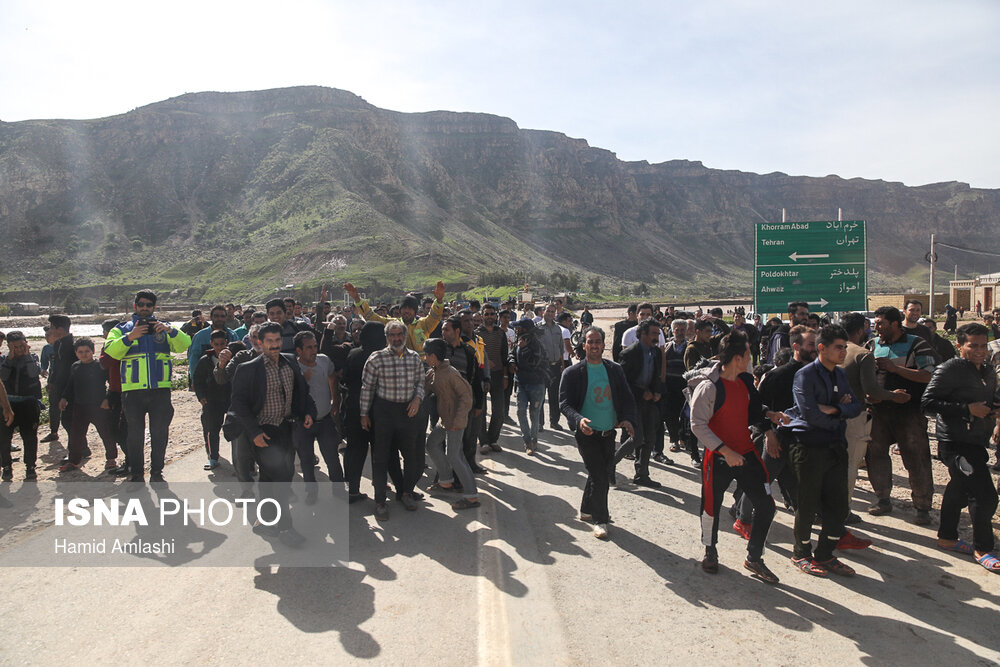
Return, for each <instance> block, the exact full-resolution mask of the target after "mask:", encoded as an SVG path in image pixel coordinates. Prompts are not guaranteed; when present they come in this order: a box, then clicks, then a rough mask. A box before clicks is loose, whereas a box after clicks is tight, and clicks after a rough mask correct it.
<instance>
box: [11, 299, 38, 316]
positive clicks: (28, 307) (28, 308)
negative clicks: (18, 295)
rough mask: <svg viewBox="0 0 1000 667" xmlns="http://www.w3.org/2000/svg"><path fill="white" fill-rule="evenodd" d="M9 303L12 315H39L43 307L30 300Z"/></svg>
mask: <svg viewBox="0 0 1000 667" xmlns="http://www.w3.org/2000/svg"><path fill="white" fill-rule="evenodd" d="M9 305H10V314H11V315H38V313H40V312H41V307H40V306H39V305H38V304H37V303H33V302H30V301H20V302H17V303H12V304H9Z"/></svg>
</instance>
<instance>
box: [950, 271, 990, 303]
mask: <svg viewBox="0 0 1000 667" xmlns="http://www.w3.org/2000/svg"><path fill="white" fill-rule="evenodd" d="M998 288H1000V273H986V274H983V275H981V276H977V277H976V278H973V279H972V280H952V281H950V282H949V283H948V296H949V299H950V302H951V305H953V306H955V307H956V308H964V309H965V310H975V308H976V302H980V303H982V305H983V310H984V311H986V310H992V309H993V307H994V306H996V305H997V294H998Z"/></svg>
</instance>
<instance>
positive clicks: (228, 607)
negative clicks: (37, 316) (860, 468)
mask: <svg viewBox="0 0 1000 667" xmlns="http://www.w3.org/2000/svg"><path fill="white" fill-rule="evenodd" d="M512 413H513V408H512ZM540 440H541V442H542V446H541V448H540V451H539V452H538V454H537V455H535V456H533V457H528V456H526V455H525V454H524V453H523V452H521V451H519V449H520V448H519V447H518V443H519V442H520V438H519V437H518V436H517V435H516V433H515V431H514V429H513V428H512V427H509V426H505V427H504V436H503V439H502V441H501V442H502V444H503V445H504V446H505V450H504V452H502V453H500V454H494V455H492V456H490V457H485V463H484V465H485V466H487V467H488V468H489V469H490V471H491V472H490V474H489V475H487V476H486V477H484V478H482V480H481V484H482V487H481V497H482V500H483V506H482V507H481V508H480V509H479V510H473V511H470V512H461V513H456V512H454V511H452V510H451V508H450V507H449V506H448V505H447V504H446V503H445V502H443V501H441V500H435V499H428V500H426V501H425V502H424V503H423V504H422V507H421V508H420V509H419V510H418V511H417V512H404V511H403V510H402V507H400V506H399V504H398V503H390V511H391V518H390V520H389V521H387V522H384V523H381V524H379V523H377V522H376V521H375V520H374V518H373V517H372V516H371V510H372V504H371V503H370V502H368V503H359V504H355V505H350V506H349V529H350V560H351V562H350V564H349V565H348V566H346V567H327V568H289V567H274V566H271V567H259V568H255V567H229V568H205V567H196V566H191V565H187V566H183V567H176V568H168V567H144V568H87V567H79V568H69V567H62V568H54V567H48V568H41V567H34V568H30V567H17V568H4V569H3V570H2V571H0V586H2V590H3V595H2V596H0V618H3V619H4V624H3V625H4V629H5V632H4V638H3V641H2V642H0V662H3V663H4V664H12V663H41V664H52V663H60V664H74V663H76V664H105V663H123V662H127V663H136V662H139V661H143V662H145V661H156V662H158V663H168V664H190V663H198V664H204V663H209V664H222V663H225V664H262V663H278V662H287V663H306V664H308V663H320V662H322V663H332V664H343V663H352V662H361V661H372V662H375V663H378V664H416V663H418V662H429V663H430V664H439V663H442V662H445V661H447V662H448V663H452V664H472V663H476V664H486V665H505V664H517V665H521V664H532V665H534V664H543V665H563V664H574V665H575V664H595V663H611V664H623V665H627V664H657V663H659V664H698V663H702V662H706V661H708V662H710V663H714V662H722V661H723V660H726V661H739V663H741V664H754V663H764V664H796V665H801V664H838V665H842V664H857V663H868V664H907V663H910V664H927V663H931V662H933V663H936V664H948V663H952V664H961V665H972V664H984V665H985V664H996V663H997V662H1000V577H998V576H997V575H992V574H990V573H988V572H986V571H985V570H983V569H982V568H981V567H979V566H978V565H976V564H975V563H974V562H972V561H971V559H969V558H963V557H960V556H955V555H952V554H946V553H942V552H940V551H938V550H936V549H935V548H934V531H933V529H931V528H920V527H917V526H913V525H912V524H909V523H906V519H907V518H908V517H909V516H910V513H908V512H905V511H900V512H897V513H896V514H894V515H891V516H888V517H881V518H878V519H872V520H870V521H869V520H867V519H866V522H865V523H864V524H863V525H862V527H861V530H860V531H859V532H861V533H862V534H864V535H868V536H870V537H872V538H873V539H874V540H875V542H876V545H875V546H874V547H873V548H871V549H868V550H866V551H863V552H857V551H852V552H846V553H843V554H841V555H842V557H843V559H844V560H845V562H848V563H850V564H851V565H852V566H854V567H855V568H856V569H857V570H858V576H856V577H854V578H852V579H829V580H822V579H815V578H812V577H809V576H807V575H805V574H802V573H800V572H798V571H797V570H795V569H794V568H793V566H792V565H791V563H790V562H789V556H790V553H791V552H790V550H791V539H792V536H791V516H790V515H789V514H788V513H787V512H784V511H782V510H779V512H778V514H777V517H776V520H775V524H774V526H773V527H772V529H771V532H770V536H769V540H768V546H767V549H766V551H765V560H766V562H767V563H768V564H769V565H770V567H771V569H772V570H773V571H774V572H775V573H776V574H777V575H778V576H779V577H780V578H781V583H780V584H778V585H777V586H769V585H766V584H764V583H762V582H760V581H757V580H755V579H753V578H751V577H750V576H748V573H747V572H745V571H744V570H743V569H742V567H741V565H742V561H743V557H744V555H745V542H744V541H743V540H742V539H741V538H740V537H739V536H737V535H736V534H735V533H734V532H733V531H732V529H731V528H730V527H729V525H728V522H723V526H722V528H721V530H720V533H721V537H720V547H719V550H720V559H721V562H722V570H721V572H720V573H719V574H718V575H715V576H711V575H707V574H704V573H703V572H702V571H701V569H700V567H699V559H700V557H701V554H702V547H701V546H700V544H699V520H698V517H697V512H698V503H699V473H698V471H697V470H695V469H694V468H692V467H691V466H690V464H689V461H688V459H687V457H686V456H684V455H676V457H677V459H676V460H677V462H678V465H675V466H672V467H668V466H661V465H659V464H653V465H654V470H653V477H654V478H655V479H657V480H659V481H661V482H663V483H664V488H663V489H662V490H650V489H642V488H637V487H634V486H631V485H629V484H626V483H625V480H626V479H627V478H626V477H625V475H623V474H622V473H628V472H630V470H629V467H630V462H628V461H623V462H622V464H621V465H620V467H619V482H620V483H622V484H623V488H621V489H618V490H612V492H611V499H610V506H611V513H612V517H613V520H614V523H613V525H612V526H611V539H610V540H609V541H607V542H603V541H599V540H596V539H595V538H594V537H593V536H592V535H591V532H590V526H589V525H588V524H585V523H582V522H581V521H579V520H578V519H577V518H576V517H577V507H578V503H579V500H580V495H581V490H582V487H583V483H584V480H585V473H584V469H583V466H582V464H581V462H580V460H579V456H578V455H577V452H576V447H575V444H574V441H573V438H572V436H571V435H569V434H567V433H565V432H553V431H551V430H547V431H545V432H544V433H543V434H542V437H541V439H540ZM224 449H225V448H224ZM202 463H203V456H202V455H201V454H200V453H199V452H194V453H191V454H189V455H187V456H185V457H182V458H180V459H179V460H176V461H175V462H173V463H171V464H170V465H168V466H167V469H166V476H167V479H168V480H170V481H171V482H180V481H197V480H203V479H205V476H206V473H205V472H203V471H202V470H201V465H202ZM230 470H231V469H230V468H228V465H227V466H224V467H223V468H221V469H220V470H219V471H217V474H218V475H220V476H224V475H228V474H230ZM862 482H864V473H863V472H862ZM426 483H427V479H426V478H425V479H424V482H422V484H424V485H425V484H426ZM21 484H22V482H20V481H16V482H14V483H13V484H12V485H7V486H5V487H4V488H5V489H6V490H5V491H3V493H13V492H16V491H17V489H18V488H19V487H20V485H21ZM364 485H365V486H364V487H363V488H366V489H367V490H368V491H369V493H370V486H368V482H367V479H366V481H365V482H364ZM939 491H940V489H939ZM863 495H864V494H862V496H863ZM865 500H867V498H866V497H862V498H860V499H859V501H858V502H857V504H856V507H855V510H859V509H861V508H862V506H863V505H862V503H863V502H864V501H865ZM41 530H49V529H44V528H43V529H41Z"/></svg>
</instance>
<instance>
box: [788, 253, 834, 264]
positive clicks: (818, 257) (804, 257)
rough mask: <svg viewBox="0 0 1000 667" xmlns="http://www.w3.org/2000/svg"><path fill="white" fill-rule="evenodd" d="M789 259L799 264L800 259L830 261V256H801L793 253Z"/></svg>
mask: <svg viewBox="0 0 1000 667" xmlns="http://www.w3.org/2000/svg"><path fill="white" fill-rule="evenodd" d="M788 259H790V260H792V261H793V262H797V261H799V260H800V259H830V255H800V254H799V253H797V252H793V253H792V254H791V255H789V256H788Z"/></svg>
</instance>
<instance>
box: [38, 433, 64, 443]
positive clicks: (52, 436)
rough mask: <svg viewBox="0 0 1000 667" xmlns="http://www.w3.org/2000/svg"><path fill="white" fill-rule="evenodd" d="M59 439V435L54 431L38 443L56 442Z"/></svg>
mask: <svg viewBox="0 0 1000 667" xmlns="http://www.w3.org/2000/svg"><path fill="white" fill-rule="evenodd" d="M58 439H59V434H58V433H57V432H55V431H52V432H51V433H49V434H48V435H47V436H45V437H44V438H42V439H41V440H39V441H38V442H55V441H56V440H58Z"/></svg>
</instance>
